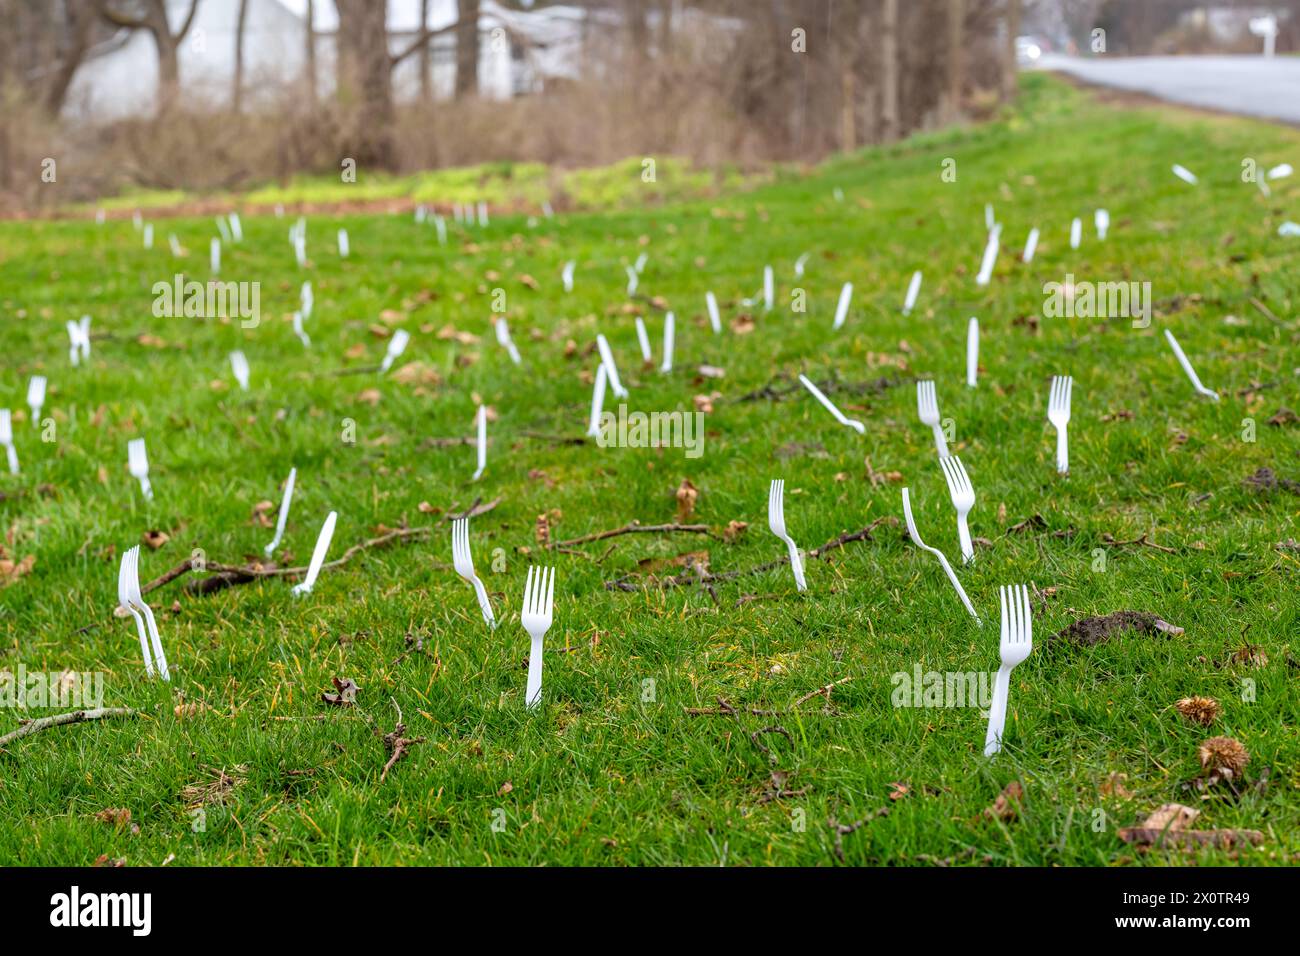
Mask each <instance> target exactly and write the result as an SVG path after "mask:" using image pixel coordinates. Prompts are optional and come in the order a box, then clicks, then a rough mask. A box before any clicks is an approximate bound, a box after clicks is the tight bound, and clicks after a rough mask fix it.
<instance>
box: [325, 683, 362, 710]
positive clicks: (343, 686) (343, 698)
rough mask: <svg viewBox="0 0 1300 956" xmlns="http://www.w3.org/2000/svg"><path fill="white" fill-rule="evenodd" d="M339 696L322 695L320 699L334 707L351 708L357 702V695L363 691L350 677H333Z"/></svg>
mask: <svg viewBox="0 0 1300 956" xmlns="http://www.w3.org/2000/svg"><path fill="white" fill-rule="evenodd" d="M330 681H331V682H332V683H333V684H334V689H335V690H337V691H338V693H337V694H330V693H322V694H321V695H320V699H321V700H323V701H324V702H325V703H327V704H329V705H331V706H333V707H351V706H352V705H353V704H355V703H356V702H357V693H358V692H359V691H360V690H361V688H360V687H358V686H357V682H356V681H354V680H353V679H352V678H350V677H343V678H339V677H331V678H330Z"/></svg>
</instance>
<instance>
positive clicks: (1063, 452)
mask: <svg viewBox="0 0 1300 956" xmlns="http://www.w3.org/2000/svg"><path fill="white" fill-rule="evenodd" d="M1069 436H1070V433H1069V430H1068V429H1066V427H1065V426H1064V425H1062V426H1061V427H1060V428H1058V429H1057V430H1056V470H1057V471H1059V472H1060V473H1061V474H1065V473H1066V472H1067V471H1069V470H1070V437H1069Z"/></svg>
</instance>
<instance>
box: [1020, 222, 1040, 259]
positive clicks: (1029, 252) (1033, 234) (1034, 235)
mask: <svg viewBox="0 0 1300 956" xmlns="http://www.w3.org/2000/svg"><path fill="white" fill-rule="evenodd" d="M1037 249H1038V227H1037V226H1034V228H1033V229H1030V230H1029V235H1028V236H1027V237H1026V238H1025V251H1024V252H1022V253H1021V254H1020V259H1021V261H1022V262H1024V263H1026V264H1028V263H1030V262H1033V261H1034V252H1035V251H1036V250H1037Z"/></svg>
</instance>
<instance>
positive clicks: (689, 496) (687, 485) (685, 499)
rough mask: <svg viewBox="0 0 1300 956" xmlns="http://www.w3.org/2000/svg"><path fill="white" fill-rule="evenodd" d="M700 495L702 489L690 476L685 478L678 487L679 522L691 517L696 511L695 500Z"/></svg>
mask: <svg viewBox="0 0 1300 956" xmlns="http://www.w3.org/2000/svg"><path fill="white" fill-rule="evenodd" d="M699 497H700V491H699V489H698V488H696V487H695V486H694V485H693V484H691V480H690V479H689V478H683V479H682V483H681V484H680V485H679V486H678V487H677V521H678V523H679V524H681V523H684V522H686V521H687V520H689V519H690V517H691V515H693V514H694V513H695V502H696V501H697V500H698V499H699Z"/></svg>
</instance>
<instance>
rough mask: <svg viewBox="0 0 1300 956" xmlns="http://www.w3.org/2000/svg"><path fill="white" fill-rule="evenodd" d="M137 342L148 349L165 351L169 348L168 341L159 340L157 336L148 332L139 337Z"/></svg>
mask: <svg viewBox="0 0 1300 956" xmlns="http://www.w3.org/2000/svg"><path fill="white" fill-rule="evenodd" d="M136 341H137V342H139V343H140V344H141V345H143V346H145V347H146V348H151V349H165V348H166V347H167V343H166V341H164V340H163V339H160V338H158V336H156V335H150V334H149V333H148V332H146V333H144V334H143V335H140V336H138V337H137V338H136Z"/></svg>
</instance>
